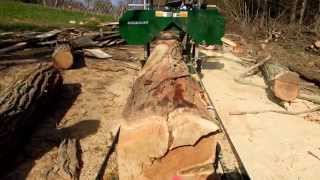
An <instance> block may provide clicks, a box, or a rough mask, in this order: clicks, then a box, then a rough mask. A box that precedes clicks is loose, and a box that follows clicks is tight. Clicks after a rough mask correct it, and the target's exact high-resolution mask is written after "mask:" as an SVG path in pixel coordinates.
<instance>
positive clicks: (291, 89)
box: [272, 72, 300, 102]
mask: <svg viewBox="0 0 320 180" xmlns="http://www.w3.org/2000/svg"><path fill="white" fill-rule="evenodd" d="M299 82H300V79H299V75H298V74H296V73H293V72H286V73H282V74H279V75H278V76H277V77H276V78H275V80H274V83H273V88H272V89H273V92H274V95H275V96H276V97H278V98H279V99H281V100H283V101H288V102H290V101H293V100H294V99H296V98H297V97H298V95H299V92H300V85H299Z"/></svg>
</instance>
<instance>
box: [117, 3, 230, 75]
mask: <svg viewBox="0 0 320 180" xmlns="http://www.w3.org/2000/svg"><path fill="white" fill-rule="evenodd" d="M128 7H129V8H128V10H127V11H126V12H125V13H124V14H123V16H122V17H121V18H120V21H119V25H120V34H121V36H122V38H124V39H125V40H126V41H127V43H128V44H132V45H144V49H145V55H144V57H145V60H147V58H148V56H149V54H150V43H151V42H152V41H153V40H154V39H156V38H159V34H160V32H163V31H170V32H175V33H176V35H177V36H176V37H179V41H180V42H181V43H182V45H183V54H184V55H186V57H187V58H186V61H187V64H188V66H192V64H193V65H195V66H196V70H197V71H198V72H200V71H201V64H202V63H201V59H200V58H199V56H198V52H197V48H196V47H197V46H198V45H214V44H221V43H222V42H221V38H222V36H223V35H224V18H223V16H222V15H221V14H220V13H219V11H218V9H217V8H216V6H214V5H207V4H206V3H205V2H201V0H198V1H197V0H195V1H189V2H187V1H181V0H169V1H166V2H165V3H164V4H163V5H159V3H158V4H157V6H155V5H154V4H153V0H149V2H148V1H147V0H145V1H144V3H143V4H129V5H128ZM162 38H163V37H162Z"/></svg>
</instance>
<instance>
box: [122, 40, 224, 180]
mask: <svg viewBox="0 0 320 180" xmlns="http://www.w3.org/2000/svg"><path fill="white" fill-rule="evenodd" d="M166 36H167V37H166V38H165V39H166V40H159V41H158V42H157V45H156V46H155V48H154V49H153V51H152V53H151V55H150V57H149V58H148V60H147V62H146V64H145V66H144V67H143V69H142V70H141V72H139V74H138V76H137V78H136V80H135V82H134V84H133V87H132V92H131V95H130V96H129V98H128V102H127V104H126V107H125V109H124V112H123V115H124V117H125V125H123V126H121V131H120V136H119V144H118V147H117V151H118V152H117V155H118V158H117V159H118V165H119V176H120V179H123V180H126V179H150V180H151V179H159V180H160V179H175V178H179V177H180V178H184V177H189V178H191V179H197V178H200V177H208V176H209V175H211V176H212V174H213V171H206V172H203V171H201V168H203V166H202V165H209V166H210V167H211V168H212V167H213V166H212V164H210V163H212V162H213V161H214V159H215V147H216V138H215V134H216V133H217V130H218V126H217V125H216V124H214V123H213V122H212V121H211V116H210V114H209V112H208V111H207V107H208V104H207V102H206V100H205V98H204V94H203V91H202V89H201V88H200V86H199V84H198V82H197V81H196V80H195V79H194V78H193V77H192V76H191V75H190V74H189V72H188V67H187V66H186V64H185V62H184V61H183V57H182V49H181V46H180V43H179V42H178V41H177V40H176V39H169V38H168V35H166ZM170 36H171V35H170ZM171 38H174V37H171ZM204 169H208V168H204ZM209 169H210V168H209ZM178 176H179V177H178Z"/></svg>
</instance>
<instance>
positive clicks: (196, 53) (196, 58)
mask: <svg viewBox="0 0 320 180" xmlns="http://www.w3.org/2000/svg"><path fill="white" fill-rule="evenodd" d="M194 61H195V63H196V71H197V73H201V69H202V59H201V58H199V48H198V44H195V45H194Z"/></svg>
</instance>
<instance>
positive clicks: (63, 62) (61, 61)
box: [52, 44, 74, 70]
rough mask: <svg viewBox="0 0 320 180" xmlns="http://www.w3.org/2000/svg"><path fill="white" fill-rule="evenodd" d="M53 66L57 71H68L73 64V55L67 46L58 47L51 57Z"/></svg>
mask: <svg viewBox="0 0 320 180" xmlns="http://www.w3.org/2000/svg"><path fill="white" fill-rule="evenodd" d="M52 57H53V64H54V66H55V67H56V68H58V69H63V70H64V69H70V68H71V67H72V65H73V63H74V60H73V55H72V52H71V48H70V46H69V45H65V44H64V45H59V46H57V47H56V49H55V51H54V53H53V55H52Z"/></svg>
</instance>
